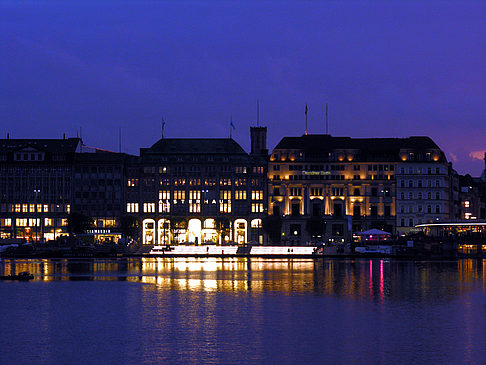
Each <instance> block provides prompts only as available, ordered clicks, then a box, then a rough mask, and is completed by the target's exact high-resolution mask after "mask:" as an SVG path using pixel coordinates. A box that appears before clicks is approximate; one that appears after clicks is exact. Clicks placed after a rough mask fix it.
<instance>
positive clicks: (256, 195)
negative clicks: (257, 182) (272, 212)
mask: <svg viewBox="0 0 486 365" xmlns="http://www.w3.org/2000/svg"><path fill="white" fill-rule="evenodd" d="M251 200H263V190H253V191H252V192H251Z"/></svg>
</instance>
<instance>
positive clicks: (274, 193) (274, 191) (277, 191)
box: [273, 188, 280, 196]
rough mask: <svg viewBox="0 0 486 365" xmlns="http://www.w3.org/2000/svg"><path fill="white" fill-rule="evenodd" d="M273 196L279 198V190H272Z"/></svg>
mask: <svg viewBox="0 0 486 365" xmlns="http://www.w3.org/2000/svg"><path fill="white" fill-rule="evenodd" d="M273 195H274V196H279V195H280V188H273Z"/></svg>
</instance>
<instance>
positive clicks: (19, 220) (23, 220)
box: [15, 218, 27, 227]
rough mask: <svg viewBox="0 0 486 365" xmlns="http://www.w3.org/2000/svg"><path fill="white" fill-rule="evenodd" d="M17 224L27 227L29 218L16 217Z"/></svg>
mask: <svg viewBox="0 0 486 365" xmlns="http://www.w3.org/2000/svg"><path fill="white" fill-rule="evenodd" d="M15 225H16V226H17V227H26V226H27V219H26V218H17V219H15Z"/></svg>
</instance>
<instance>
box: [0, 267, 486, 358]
mask: <svg viewBox="0 0 486 365" xmlns="http://www.w3.org/2000/svg"><path fill="white" fill-rule="evenodd" d="M25 270H28V271H30V272H31V273H33V274H34V275H35V279H34V280H33V281H30V282H5V281H4V282H0V313H1V320H0V348H1V349H2V351H1V359H0V362H1V363H2V364H40V363H62V364H111V363H116V364H129V363H189V364H199V363H215V364H216V363H217V364H228V363H275V364H277V363H278V364H280V363H289V364H296V363H309V364H314V363H315V364H317V363H320V364H322V363H333V364H339V363H375V364H390V363H405V364H410V363H425V362H427V363H444V364H457V363H485V362H486V347H485V346H484V345H485V344H486V321H485V320H486V260H483V261H476V260H460V261H427V262H414V261H399V260H379V259H376V260H365V259H363V260H316V261H314V260H295V259H294V260H279V259H251V260H247V259H224V260H222V259H186V258H175V259H120V260H97V259H86V260H80V259H77V260H4V261H3V262H2V263H0V273H2V274H9V273H11V272H13V271H16V272H20V271H25Z"/></svg>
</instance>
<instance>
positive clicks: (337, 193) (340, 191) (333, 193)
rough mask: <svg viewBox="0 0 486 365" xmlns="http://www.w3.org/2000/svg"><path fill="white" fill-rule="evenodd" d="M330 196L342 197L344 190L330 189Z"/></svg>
mask: <svg viewBox="0 0 486 365" xmlns="http://www.w3.org/2000/svg"><path fill="white" fill-rule="evenodd" d="M331 195H334V196H343V195H344V188H332V189H331Z"/></svg>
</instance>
